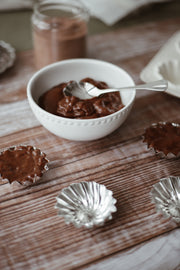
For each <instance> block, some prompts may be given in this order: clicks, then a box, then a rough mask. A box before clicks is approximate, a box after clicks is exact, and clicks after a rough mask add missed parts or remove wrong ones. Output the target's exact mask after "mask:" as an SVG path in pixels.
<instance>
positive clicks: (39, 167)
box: [0, 145, 48, 185]
mask: <svg viewBox="0 0 180 270" xmlns="http://www.w3.org/2000/svg"><path fill="white" fill-rule="evenodd" d="M47 163H48V159H47V158H46V154H45V153H43V152H41V150H40V149H37V148H35V147H33V146H31V145H27V146H14V147H10V148H9V149H7V150H4V151H3V152H1V153H0V179H1V180H7V181H8V182H9V183H10V184H11V183H13V182H18V183H20V184H22V185H29V184H33V183H35V182H36V181H37V180H39V179H40V177H41V176H42V175H43V172H44V171H46V170H47V169H48V166H47Z"/></svg>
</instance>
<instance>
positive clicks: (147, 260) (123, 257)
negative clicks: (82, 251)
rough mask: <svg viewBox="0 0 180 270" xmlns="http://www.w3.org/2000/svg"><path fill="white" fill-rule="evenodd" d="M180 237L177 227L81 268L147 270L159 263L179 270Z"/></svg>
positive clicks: (95, 269)
mask: <svg viewBox="0 0 180 270" xmlns="http://www.w3.org/2000/svg"><path fill="white" fill-rule="evenodd" d="M179 238H180V230H179V229H177V230H174V231H172V232H170V233H168V234H164V235H163V236H160V237H157V238H155V239H153V240H151V241H148V242H144V243H143V244H141V245H138V246H136V247H134V248H132V249H130V250H127V251H124V252H121V253H119V254H115V255H114V256H112V257H108V258H106V259H104V260H102V261H101V262H97V263H94V264H93V265H91V266H89V267H85V268H81V269H86V270H101V269H103V270H111V269H114V270H118V269H123V270H129V269H133V270H139V269H142V267H143V269H146V270H154V269H157V268H156V266H157V265H161V269H166V270H177V269H179V268H180V258H179V253H180V245H179Z"/></svg>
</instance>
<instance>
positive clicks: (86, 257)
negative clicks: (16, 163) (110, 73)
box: [0, 19, 180, 270]
mask: <svg viewBox="0 0 180 270" xmlns="http://www.w3.org/2000/svg"><path fill="white" fill-rule="evenodd" d="M179 25H180V20H179V19H176V20H167V21H161V22H154V23H150V24H144V25H141V26H134V27H131V28H125V29H121V30H118V31H114V32H110V33H106V34H101V35H96V36H91V37H90V38H89V41H88V45H89V49H88V51H89V52H88V56H89V57H92V58H98V59H103V60H106V61H109V62H112V63H114V64H117V65H119V66H121V67H123V68H124V69H125V70H127V71H128V72H129V73H130V74H131V75H132V77H133V78H134V80H135V81H136V82H137V83H138V82H140V80H139V73H140V71H141V70H142V69H143V67H144V66H145V65H146V64H147V63H148V61H149V60H150V59H151V57H152V56H153V55H154V54H155V53H156V52H157V51H158V49H160V47H161V46H162V45H163V44H164V43H165V42H166V41H167V40H168V38H170V37H171V36H172V34H174V32H176V31H178V30H179ZM34 72H35V70H34V66H33V52H32V51H26V52H22V53H19V54H18V55H17V60H16V63H15V66H14V67H13V68H12V69H10V70H8V71H7V72H6V73H4V74H3V75H1V77H0V136H1V139H0V148H1V149H4V148H7V147H9V146H12V145H18V144H31V145H34V146H36V147H39V148H40V149H41V150H42V151H44V152H46V154H47V157H48V158H49V160H50V170H49V171H48V172H47V173H46V174H45V175H44V177H43V179H42V180H41V181H40V182H39V183H38V184H37V185H35V186H33V187H21V186H18V185H14V186H13V185H9V184H5V183H1V186H0V269H3V270H4V269H8V270H9V269H13V270H14V269H16V270H17V269H18V270H19V269H33V270H35V269H51V270H53V269H61V270H63V269H89V270H92V269H105V270H108V269H115V270H116V269H123V270H126V269H127V270H129V269H145V270H150V269H153V270H154V269H159V270H162V269H163V270H165V269H166V270H167V269H169V270H172V269H176V270H177V269H180V258H179V252H180V244H179V240H178V239H179V238H180V232H179V228H178V225H177V224H176V223H174V222H173V221H172V220H171V219H164V218H163V217H162V216H161V215H159V214H157V213H156V211H155V207H154V205H153V204H152V203H151V198H150V195H149V192H150V190H151V187H152V185H153V184H154V183H156V182H158V181H159V179H160V178H163V177H166V176H169V175H180V160H179V159H177V160H167V159H159V158H158V157H157V156H155V155H154V153H153V152H151V151H149V150H147V147H146V145H145V144H143V142H142V134H143V132H144V129H145V128H146V127H147V126H149V125H150V124H151V123H153V122H158V121H174V122H180V106H179V105H180V100H179V99H178V98H175V97H172V96H170V95H166V94H163V93H154V92H152V93H150V92H145V91H143V92H138V93H137V97H136V101H135V105H134V107H133V110H132V112H131V114H130V115H129V117H128V119H127V120H126V122H125V123H124V124H123V125H122V126H121V127H120V128H119V129H118V130H116V131H115V132H114V133H112V134H111V135H109V136H107V137H105V138H103V139H100V140H97V141H93V142H73V141H67V140H65V139H61V138H58V137H56V136H54V135H52V134H51V133H49V132H48V131H47V130H46V129H44V128H43V127H42V126H41V125H40V124H39V122H38V121H37V120H36V119H35V117H34V115H33V113H32V112H31V110H30V108H29V105H28V102H27V99H26V84H27V81H28V80H29V78H30V77H31V76H32V74H33V73H34ZM93 180H94V181H96V182H98V183H100V184H105V185H106V186H107V188H108V189H111V190H112V191H113V193H114V197H115V198H116V199H117V208H118V211H117V212H116V213H115V214H114V215H113V220H111V221H109V222H107V223H106V224H105V226H103V227H99V228H95V229H90V230H87V229H76V228H74V227H73V226H72V225H65V223H64V221H63V219H61V218H60V217H58V216H57V211H56V210H55V209H54V205H55V202H56V200H55V197H56V196H57V194H58V193H59V192H60V190H61V189H62V188H64V187H66V186H68V185H69V184H71V183H74V182H80V181H93ZM167 255H168V256H167Z"/></svg>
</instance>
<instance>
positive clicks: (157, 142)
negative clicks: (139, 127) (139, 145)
mask: <svg viewBox="0 0 180 270" xmlns="http://www.w3.org/2000/svg"><path fill="white" fill-rule="evenodd" d="M143 142H145V143H146V144H147V147H148V148H150V149H153V150H154V151H155V153H156V154H158V156H159V157H161V158H164V157H165V158H178V157H180V124H179V123H170V122H159V123H154V124H152V125H151V126H150V127H148V128H146V130H145V133H144V134H143Z"/></svg>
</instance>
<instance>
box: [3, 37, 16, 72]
mask: <svg viewBox="0 0 180 270" xmlns="http://www.w3.org/2000/svg"><path fill="white" fill-rule="evenodd" d="M15 58H16V54H15V49H14V48H13V47H12V46H11V45H10V44H8V43H6V42H4V41H3V40H0V73H3V72H4V71H5V70H6V69H8V68H10V67H11V66H12V65H13V64H14V61H15Z"/></svg>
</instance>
